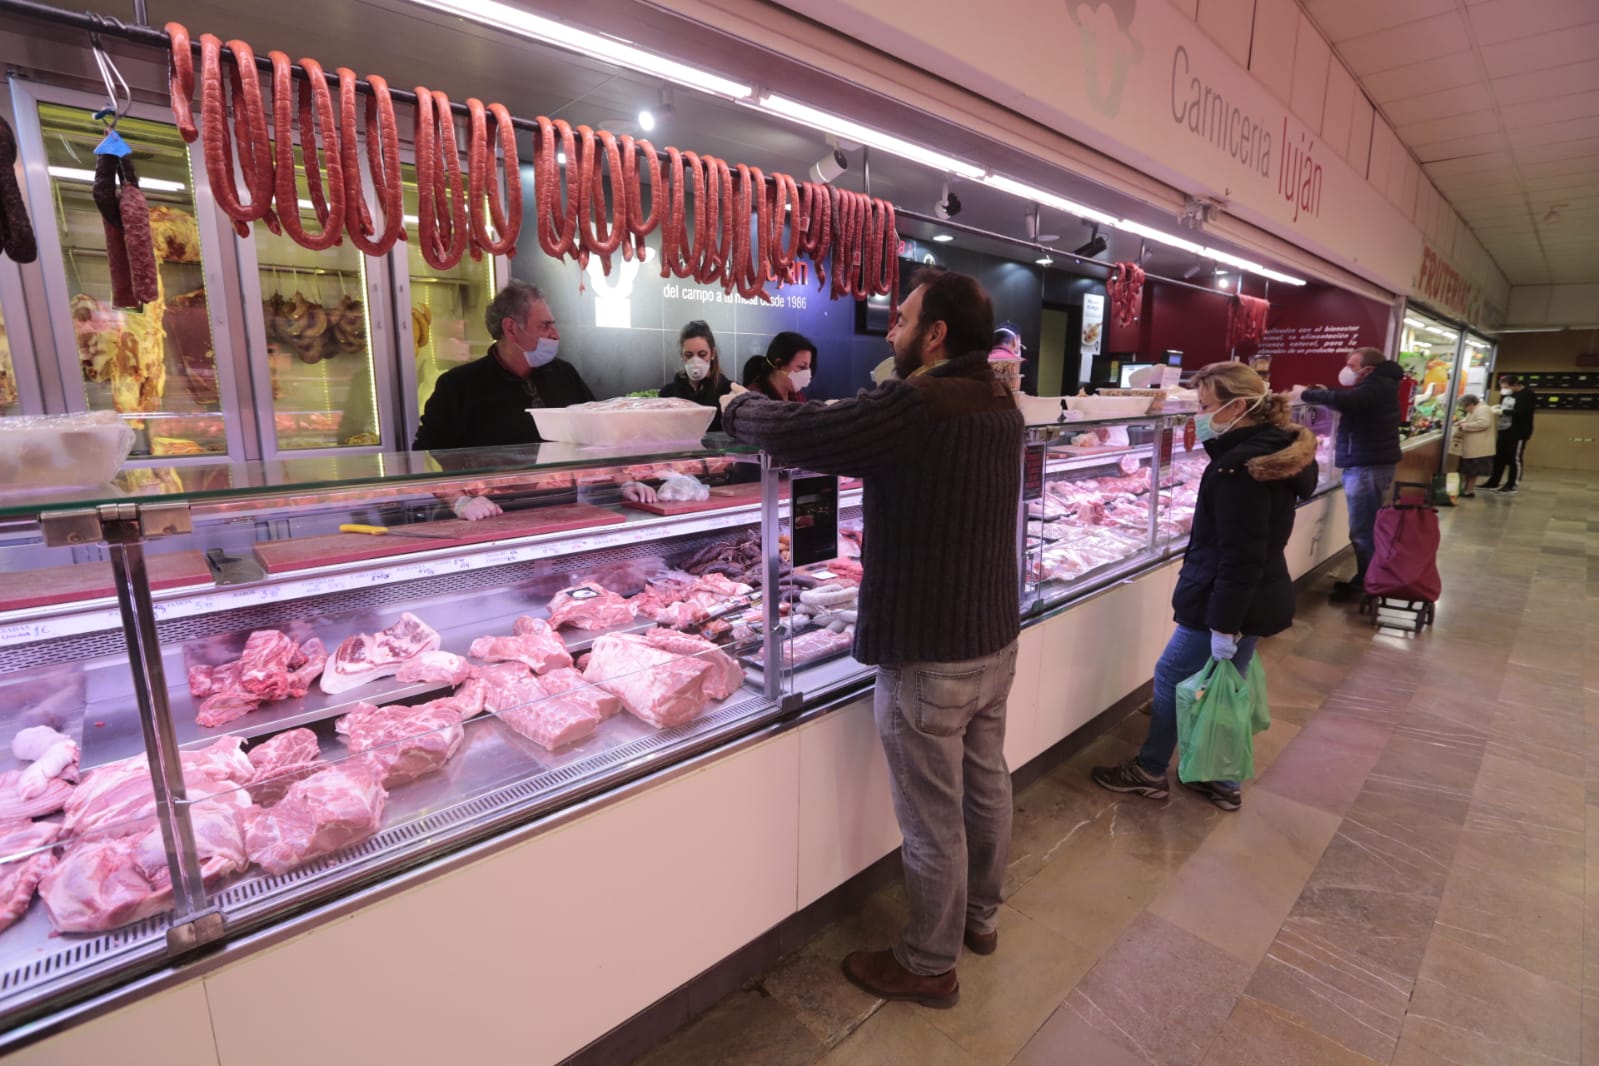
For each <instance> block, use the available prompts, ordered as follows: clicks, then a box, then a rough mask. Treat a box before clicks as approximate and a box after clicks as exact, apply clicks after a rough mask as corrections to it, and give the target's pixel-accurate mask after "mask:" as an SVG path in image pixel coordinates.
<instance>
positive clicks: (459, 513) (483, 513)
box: [450, 496, 500, 522]
mask: <svg viewBox="0 0 1599 1066" xmlns="http://www.w3.org/2000/svg"><path fill="white" fill-rule="evenodd" d="M450 510H452V511H454V512H455V516H456V517H457V518H464V519H466V520H467V521H468V522H476V521H477V520H478V519H480V518H489V517H492V516H493V515H497V514H499V513H500V505H499V504H497V503H495V502H494V501H493V500H491V499H489V498H488V497H487V496H459V497H457V498H456V501H455V503H454V504H452V505H451V507H450Z"/></svg>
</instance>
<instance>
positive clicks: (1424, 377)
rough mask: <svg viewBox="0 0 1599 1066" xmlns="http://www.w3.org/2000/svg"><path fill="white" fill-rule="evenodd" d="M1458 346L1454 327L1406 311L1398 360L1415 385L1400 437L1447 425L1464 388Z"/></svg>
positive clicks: (1401, 327) (1459, 339) (1418, 312)
mask: <svg viewBox="0 0 1599 1066" xmlns="http://www.w3.org/2000/svg"><path fill="white" fill-rule="evenodd" d="M1460 347H1461V336H1460V331H1459V330H1458V329H1456V328H1455V327H1454V326H1452V325H1450V324H1449V323H1447V322H1444V321H1441V320H1438V319H1435V318H1433V317H1431V316H1430V315H1427V314H1424V313H1422V312H1421V311H1419V310H1417V309H1416V308H1415V307H1407V308H1406V309H1405V315H1404V319H1403V321H1402V323H1401V326H1400V338H1399V355H1398V356H1397V358H1398V360H1399V365H1400V366H1401V367H1402V368H1403V369H1404V371H1405V375H1406V376H1407V377H1409V378H1410V379H1411V380H1412V381H1413V382H1415V384H1414V386H1413V389H1412V392H1411V399H1410V420H1409V421H1408V422H1407V423H1405V424H1404V425H1401V426H1400V427H1399V430H1400V435H1401V436H1404V437H1416V436H1420V435H1421V434H1423V433H1431V432H1433V431H1434V430H1441V429H1443V428H1444V426H1445V425H1446V423H1447V421H1448V418H1449V411H1450V409H1451V407H1452V406H1453V402H1454V398H1455V397H1458V396H1459V395H1460V393H1461V391H1462V390H1464V388H1465V382H1464V380H1463V378H1462V377H1461V375H1460V373H1459V356H1460Z"/></svg>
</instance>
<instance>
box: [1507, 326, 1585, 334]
mask: <svg viewBox="0 0 1599 1066" xmlns="http://www.w3.org/2000/svg"><path fill="white" fill-rule="evenodd" d="M1565 328H1566V327H1565V326H1506V327H1505V328H1504V329H1501V330H1500V331H1499V332H1500V333H1559V332H1561V331H1562V330H1564V329H1565ZM1572 328H1573V329H1593V328H1595V327H1593V326H1573V327H1572Z"/></svg>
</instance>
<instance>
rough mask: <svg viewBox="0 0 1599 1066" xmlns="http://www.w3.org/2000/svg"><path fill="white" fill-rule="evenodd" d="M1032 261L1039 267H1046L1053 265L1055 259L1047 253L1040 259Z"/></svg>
mask: <svg viewBox="0 0 1599 1066" xmlns="http://www.w3.org/2000/svg"><path fill="white" fill-rule="evenodd" d="M1033 262H1035V263H1037V264H1038V265H1039V266H1041V267H1047V266H1054V265H1055V260H1053V259H1051V258H1050V257H1049V256H1047V255H1046V256H1044V257H1043V258H1042V259H1034V260H1033Z"/></svg>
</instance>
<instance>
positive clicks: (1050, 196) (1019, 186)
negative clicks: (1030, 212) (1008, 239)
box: [983, 174, 1118, 228]
mask: <svg viewBox="0 0 1599 1066" xmlns="http://www.w3.org/2000/svg"><path fill="white" fill-rule="evenodd" d="M983 184H984V185H987V186H988V187H989V188H991V189H998V190H999V191H1000V192H1008V193H1010V194H1011V195H1012V196H1019V197H1021V198H1022V199H1023V200H1031V201H1032V202H1034V203H1036V204H1041V205H1042V206H1044V207H1050V208H1054V209H1055V210H1056V211H1063V212H1065V213H1066V214H1068V215H1076V216H1078V217H1079V218H1083V219H1087V220H1088V221H1089V222H1098V223H1099V224H1100V225H1101V226H1110V227H1112V228H1115V227H1116V226H1117V225H1118V222H1117V220H1116V219H1115V218H1113V217H1112V216H1110V215H1107V214H1105V212H1103V211H1095V210H1094V209H1093V208H1092V207H1085V206H1083V205H1082V204H1080V203H1077V202H1076V201H1075V200H1068V199H1066V198H1065V197H1064V196H1056V195H1055V194H1054V193H1052V192H1049V191H1047V190H1044V189H1040V188H1037V187H1035V186H1032V185H1027V184H1024V183H1022V182H1019V181H1017V180H1015V179H1014V178H1007V177H1005V175H1003V174H989V175H986V176H985V177H984V178H983Z"/></svg>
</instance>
